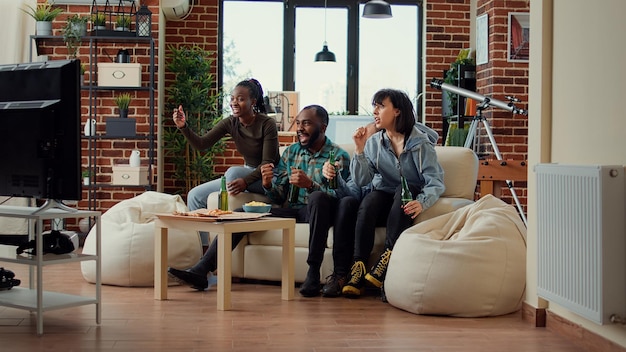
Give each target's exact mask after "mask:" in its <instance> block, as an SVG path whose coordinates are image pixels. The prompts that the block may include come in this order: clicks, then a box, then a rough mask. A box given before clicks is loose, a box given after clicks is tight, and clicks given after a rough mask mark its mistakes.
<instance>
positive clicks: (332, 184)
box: [328, 150, 338, 189]
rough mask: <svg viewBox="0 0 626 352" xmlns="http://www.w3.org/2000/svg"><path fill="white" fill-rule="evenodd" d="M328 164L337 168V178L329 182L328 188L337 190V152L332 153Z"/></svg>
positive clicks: (332, 151)
mask: <svg viewBox="0 0 626 352" xmlns="http://www.w3.org/2000/svg"><path fill="white" fill-rule="evenodd" d="M328 163H329V164H331V165H332V166H333V167H334V168H335V177H333V178H331V179H330V180H329V181H328V188H330V189H337V176H338V175H337V167H335V151H334V150H331V151H330V156H329V157H328Z"/></svg>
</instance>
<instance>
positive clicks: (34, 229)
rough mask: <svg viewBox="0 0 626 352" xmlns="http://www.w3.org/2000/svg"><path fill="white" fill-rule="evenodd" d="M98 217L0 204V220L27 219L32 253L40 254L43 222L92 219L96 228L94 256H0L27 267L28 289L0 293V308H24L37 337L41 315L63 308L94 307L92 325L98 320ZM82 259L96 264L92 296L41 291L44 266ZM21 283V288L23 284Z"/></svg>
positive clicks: (84, 212) (91, 213)
mask: <svg viewBox="0 0 626 352" xmlns="http://www.w3.org/2000/svg"><path fill="white" fill-rule="evenodd" d="M100 216H101V213H100V212H99V211H91V210H89V211H88V210H76V211H68V210H64V209H59V208H54V207H53V208H47V209H43V210H40V208H37V207H20V206H7V205H0V217H11V218H21V219H27V220H28V222H29V226H28V227H29V229H30V230H29V235H28V237H29V240H30V239H35V240H36V253H42V243H43V241H42V229H43V228H44V227H43V222H44V220H52V219H67V218H93V219H94V222H95V227H96V233H95V235H96V254H95V255H83V254H78V253H68V254H60V255H57V254H44V255H24V254H20V255H18V254H15V248H16V247H15V246H8V247H12V249H13V254H12V255H7V254H6V253H5V252H6V251H3V252H2V253H0V262H10V263H16V264H24V265H29V278H28V282H29V288H24V287H13V288H11V289H10V290H4V291H0V306H6V307H11V308H16V309H25V310H29V311H31V312H35V313H37V334H38V335H42V334H43V312H45V311H49V310H55V309H63V308H69V307H75V306H81V305H88V304H95V306H96V323H97V324H100V320H101V315H102V314H101V313H102V307H101V302H102V301H101V283H102V282H101V263H100V259H101V257H102V249H101V243H100V242H101V240H100ZM85 260H95V261H96V284H95V296H94V297H87V296H77V295H72V294H66V293H59V292H50V291H44V289H43V268H44V266H46V265H55V264H63V263H72V262H80V261H85ZM23 284H24V283H22V284H21V285H23Z"/></svg>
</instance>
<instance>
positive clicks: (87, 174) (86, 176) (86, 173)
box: [82, 169, 91, 186]
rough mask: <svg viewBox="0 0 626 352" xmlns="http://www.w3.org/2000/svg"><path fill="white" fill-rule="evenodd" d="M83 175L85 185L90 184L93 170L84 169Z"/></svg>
mask: <svg viewBox="0 0 626 352" xmlns="http://www.w3.org/2000/svg"><path fill="white" fill-rule="evenodd" d="M82 176H83V185H85V186H89V178H90V177H91V170H89V169H84V170H83V172H82Z"/></svg>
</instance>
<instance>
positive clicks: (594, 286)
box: [535, 164, 626, 324]
mask: <svg viewBox="0 0 626 352" xmlns="http://www.w3.org/2000/svg"><path fill="white" fill-rule="evenodd" d="M535 173H536V176H537V259H538V270H539V273H538V282H537V293H538V295H539V296H540V297H542V298H544V299H546V300H548V301H550V302H554V303H556V304H558V305H560V306H562V307H564V308H566V309H568V310H570V311H572V312H574V313H576V314H578V315H580V316H582V317H584V318H587V319H589V320H591V321H593V322H596V323H598V324H605V323H608V322H609V317H610V316H611V314H618V315H620V316H625V315H626V259H625V257H626V232H625V225H624V224H625V221H624V216H625V215H626V214H625V203H626V200H625V193H624V187H625V186H624V182H625V181H624V180H625V178H624V167H623V166H598V165H582V166H581V165H559V164H538V165H537V166H535Z"/></svg>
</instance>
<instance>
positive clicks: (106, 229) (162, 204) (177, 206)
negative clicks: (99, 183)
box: [81, 192, 202, 286]
mask: <svg viewBox="0 0 626 352" xmlns="http://www.w3.org/2000/svg"><path fill="white" fill-rule="evenodd" d="M187 210H188V209H187V206H186V205H185V202H184V201H183V200H182V198H181V197H180V196H179V195H170V194H164V193H158V192H146V193H143V194H141V195H139V196H137V197H134V198H131V199H127V200H123V201H121V202H119V203H118V204H116V205H114V206H113V207H111V208H110V209H109V210H108V211H107V212H106V213H104V214H103V215H102V221H101V223H102V225H101V226H102V229H101V231H102V234H101V243H102V262H101V263H102V283H103V284H107V285H116V286H154V219H155V218H156V217H155V215H154V214H156V213H172V212H174V211H187ZM95 232H96V227H95V226H94V227H92V228H91V231H89V235H87V238H86V239H85V244H84V247H83V253H85V254H95V253H96V238H95V236H96V235H95ZM168 237H169V241H168V265H169V266H173V267H176V268H187V267H190V266H192V265H193V264H195V263H196V262H197V261H198V260H199V259H200V257H201V256H202V244H201V243H200V236H199V235H198V232H197V231H182V230H178V229H171V230H170V231H169V236H168ZM81 269H82V274H83V278H85V280H87V281H88V282H92V283H95V282H96V265H95V262H94V261H84V262H81Z"/></svg>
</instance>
